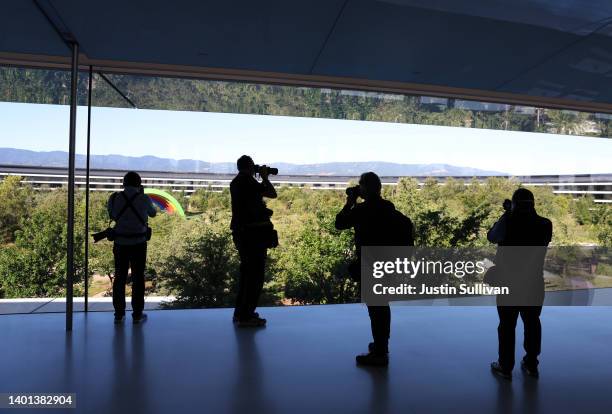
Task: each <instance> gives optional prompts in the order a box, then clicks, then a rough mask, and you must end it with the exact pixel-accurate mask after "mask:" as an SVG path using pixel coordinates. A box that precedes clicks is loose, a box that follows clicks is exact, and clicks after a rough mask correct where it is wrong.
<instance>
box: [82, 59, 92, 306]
mask: <svg viewBox="0 0 612 414" xmlns="http://www.w3.org/2000/svg"><path fill="white" fill-rule="evenodd" d="M92 84H93V68H92V67H91V66H89V82H88V87H87V157H86V161H85V269H84V273H85V312H87V311H89V306H88V305H89V159H90V150H91V87H92Z"/></svg>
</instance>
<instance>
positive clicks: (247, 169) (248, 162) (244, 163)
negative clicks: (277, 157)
mask: <svg viewBox="0 0 612 414" xmlns="http://www.w3.org/2000/svg"><path fill="white" fill-rule="evenodd" d="M236 167H237V168H238V172H241V173H244V174H250V175H253V174H255V163H254V162H253V158H251V157H249V156H248V155H243V156H242V157H240V158H238V161H236Z"/></svg>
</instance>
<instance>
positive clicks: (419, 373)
mask: <svg viewBox="0 0 612 414" xmlns="http://www.w3.org/2000/svg"><path fill="white" fill-rule="evenodd" d="M260 312H261V314H262V316H264V317H266V318H267V319H268V324H269V326H268V327H266V328H264V329H259V330H244V329H235V328H234V326H233V325H232V323H231V321H230V320H231V310H229V309H210V310H176V311H151V312H149V320H148V321H147V322H146V323H145V324H144V325H141V326H140V325H137V326H133V325H132V324H131V323H126V324H125V325H124V326H120V327H115V326H114V325H113V323H112V313H107V312H95V313H90V314H82V313H79V314H75V321H74V331H73V332H72V334H66V333H65V332H64V331H63V329H64V315H63V314H32V315H4V316H0V332H1V337H0V338H1V339H0V359H1V362H0V367H1V369H0V373H1V374H0V393H3V392H74V393H76V394H77V398H76V400H77V409H76V410H66V411H67V412H72V413H74V412H79V413H115V414H118V413H151V414H153V413H236V414H251V413H266V414H268V413H270V414H272V413H292V414H294V413H337V414H340V413H351V414H353V413H377V414H378V413H402V414H403V413H512V412H515V413H551V414H552V413H555V414H559V413H580V414H588V413H598V414H599V413H607V412H611V410H612V392H611V390H612V308H605V307H548V308H545V309H544V312H543V317H542V320H543V326H544V342H543V353H542V358H541V365H540V368H541V378H540V379H539V381H538V380H534V379H532V378H525V377H524V376H523V375H522V374H521V372H520V370H519V369H515V376H514V381H512V382H506V381H503V380H498V379H497V378H496V377H494V376H493V375H492V374H491V373H490V371H489V368H488V365H489V362H490V361H492V360H494V359H495V358H496V350H497V338H496V325H497V314H496V311H495V308H493V307H411V306H410V307H408V306H395V307H394V308H393V327H392V338H391V364H390V366H389V368H387V369H384V368H383V369H381V368H377V369H372V368H371V369H364V368H360V367H357V366H355V363H354V355H355V354H356V353H358V352H362V351H364V350H365V348H366V345H367V343H368V341H369V340H370V336H369V322H368V317H367V312H366V310H365V308H364V307H363V306H362V305H332V306H312V307H291V308H282V307H279V308H264V309H260ZM128 322H130V321H129V319H128ZM519 328H520V322H519ZM519 331H520V329H519ZM521 342H522V335H520V334H519V335H517V344H518V345H519V346H517V358H518V357H520V355H521V349H520V344H521ZM20 412H26V410H22V411H20ZM34 412H40V411H39V410H36V411H34ZM55 412H57V410H56V411H55Z"/></svg>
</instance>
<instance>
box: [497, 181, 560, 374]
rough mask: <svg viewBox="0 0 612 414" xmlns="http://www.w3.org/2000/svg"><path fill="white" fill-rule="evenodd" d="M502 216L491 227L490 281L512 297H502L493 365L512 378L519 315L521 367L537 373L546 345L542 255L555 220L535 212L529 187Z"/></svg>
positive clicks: (516, 195)
mask: <svg viewBox="0 0 612 414" xmlns="http://www.w3.org/2000/svg"><path fill="white" fill-rule="evenodd" d="M504 210H505V212H504V214H503V215H502V216H501V217H500V219H499V220H498V221H497V222H496V223H495V225H494V226H493V227H492V228H491V229H490V230H489V232H488V234H487V238H488V239H489V241H490V242H491V243H496V244H497V245H498V248H497V253H496V256H495V271H494V272H488V273H487V275H489V273H493V275H492V276H491V275H489V277H488V280H485V281H486V282H487V283H490V284H499V285H505V286H508V287H509V288H510V295H504V296H501V295H498V297H497V312H498V314H499V326H498V328H497V333H498V339H499V358H498V360H497V361H496V362H493V363H491V369H492V370H493V372H494V373H495V374H497V375H499V376H501V377H503V378H506V379H511V378H512V370H513V368H514V349H515V328H516V322H517V320H518V316H519V315H520V316H521V319H522V320H523V326H524V332H525V334H524V348H525V357H524V358H523V360H522V361H521V369H522V370H523V371H525V373H527V374H528V375H530V376H532V377H536V378H537V377H538V376H539V371H538V356H539V355H540V350H541V343H542V326H541V324H540V314H541V313H542V304H543V303H544V274H543V269H544V258H545V256H546V246H548V244H549V243H550V241H551V239H552V223H551V221H550V220H548V219H547V218H544V217H541V216H539V215H538V214H537V212H536V210H535V201H534V197H533V194H532V193H531V191H529V190H527V189H526V188H519V189H518V190H516V191H515V192H514V194H513V195H512V201H511V202H510V201H509V200H506V201H505V202H504Z"/></svg>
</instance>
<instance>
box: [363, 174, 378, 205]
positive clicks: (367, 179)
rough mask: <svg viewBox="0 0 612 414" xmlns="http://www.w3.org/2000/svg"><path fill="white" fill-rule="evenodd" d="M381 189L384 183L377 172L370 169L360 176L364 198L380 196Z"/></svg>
mask: <svg viewBox="0 0 612 414" xmlns="http://www.w3.org/2000/svg"><path fill="white" fill-rule="evenodd" d="M381 189H382V184H381V182H380V178H378V175H376V173H373V172H372V171H369V172H366V173H363V174H361V177H359V192H360V193H361V197H362V198H363V199H364V200H369V199H373V198H377V197H380V191H381Z"/></svg>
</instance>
